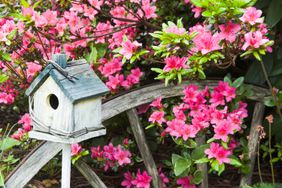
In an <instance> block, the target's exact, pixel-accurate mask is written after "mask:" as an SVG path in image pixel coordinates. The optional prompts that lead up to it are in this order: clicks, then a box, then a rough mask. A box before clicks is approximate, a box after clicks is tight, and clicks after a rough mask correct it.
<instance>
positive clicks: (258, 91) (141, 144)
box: [6, 80, 269, 188]
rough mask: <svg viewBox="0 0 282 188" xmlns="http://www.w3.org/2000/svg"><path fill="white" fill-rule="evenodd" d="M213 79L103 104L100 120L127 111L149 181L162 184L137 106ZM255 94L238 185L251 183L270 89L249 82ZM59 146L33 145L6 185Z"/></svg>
mask: <svg viewBox="0 0 282 188" xmlns="http://www.w3.org/2000/svg"><path fill="white" fill-rule="evenodd" d="M217 83H218V81H216V80H204V81H200V82H199V81H189V82H184V83H182V84H180V85H176V86H168V87H165V86H164V84H162V83H161V84H154V85H151V86H146V87H143V88H139V89H137V90H133V91H130V92H128V93H125V94H122V95H119V96H116V97H115V98H113V99H110V100H107V101H104V103H103V105H102V120H103V121H105V120H108V119H110V118H112V117H114V116H116V115H118V114H120V113H122V112H126V113H127V116H128V119H129V122H130V125H131V128H132V130H133V134H134V136H135V139H136V143H137V145H138V148H139V150H140V153H141V156H142V158H143V160H144V164H145V166H146V168H147V171H148V173H149V174H150V175H151V176H152V179H153V181H152V184H153V186H154V187H155V188H161V182H160V178H159V176H158V172H157V168H156V164H155V162H154V160H153V157H152V154H151V152H150V150H149V147H148V145H147V142H146V139H145V134H144V131H143V127H142V126H141V123H140V121H139V118H138V115H137V112H136V110H135V108H136V107H138V106H140V105H142V104H146V103H150V102H151V101H153V100H154V99H156V98H157V97H162V98H170V97H176V96H183V89H184V87H185V86H187V85H188V84H195V85H198V86H199V87H200V88H204V87H205V86H206V85H208V86H209V87H210V88H211V89H212V88H213V87H215V86H216V85H217ZM252 88H253V91H254V95H253V96H251V97H249V98H248V99H250V100H254V101H256V105H255V108H254V112H253V119H252V123H251V131H250V136H249V138H250V139H249V143H248V147H249V157H250V159H251V162H250V168H251V173H249V174H248V175H247V176H244V177H242V179H241V184H240V185H241V186H243V185H244V184H249V183H251V177H252V171H253V168H254V165H255V158H256V148H257V141H258V133H257V131H256V128H257V126H258V125H260V124H261V123H262V118H263V114H264V105H263V102H262V101H263V98H264V97H265V96H266V95H269V91H268V90H267V89H265V88H261V87H258V86H252ZM197 141H198V142H204V141H205V140H204V139H203V138H198V139H197ZM61 150H62V144H59V143H53V142H43V143H42V144H41V145H39V146H38V147H36V148H35V149H34V150H33V151H32V152H31V153H30V154H29V155H28V156H26V157H25V158H24V159H23V160H22V162H21V163H20V164H19V165H18V166H17V167H16V168H15V169H14V171H13V172H12V173H11V174H10V175H9V176H8V177H7V178H6V187H7V188H15V187H16V188H20V187H23V186H25V185H26V184H27V183H28V182H29V181H30V180H31V179H32V178H33V177H34V176H35V175H36V174H37V173H38V171H39V170H40V169H41V168H42V167H43V166H44V165H45V164H46V163H48V161H50V160H51V159H52V158H53V157H54V156H55V155H56V154H58V153H59V152H60V151H61ZM75 166H76V168H77V169H78V170H79V171H80V172H81V173H82V175H83V176H84V177H85V178H86V179H87V180H88V182H89V183H90V184H91V185H92V186H93V187H97V188H106V186H105V184H104V183H103V182H102V181H101V180H100V178H99V177H98V176H97V175H96V174H95V172H94V171H92V169H91V168H90V167H89V166H88V165H87V164H86V163H84V162H83V161H78V162H77V163H76V165H75ZM198 168H200V169H201V170H203V171H204V174H205V175H204V180H203V182H202V184H201V185H200V187H202V188H207V187H208V175H207V165H206V164H202V165H199V166H198Z"/></svg>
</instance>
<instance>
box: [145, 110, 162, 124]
mask: <svg viewBox="0 0 282 188" xmlns="http://www.w3.org/2000/svg"><path fill="white" fill-rule="evenodd" d="M149 121H150V122H152V123H158V124H162V123H163V122H165V121H166V120H165V119H164V111H155V112H153V113H152V114H151V116H150V118H149Z"/></svg>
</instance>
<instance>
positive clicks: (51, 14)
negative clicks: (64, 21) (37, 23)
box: [42, 9, 58, 26]
mask: <svg viewBox="0 0 282 188" xmlns="http://www.w3.org/2000/svg"><path fill="white" fill-rule="evenodd" d="M42 16H43V17H44V18H45V19H46V24H47V25H51V26H54V25H56V24H57V21H58V18H57V12H56V11H51V10H49V9H48V10H47V11H45V12H43V13H42Z"/></svg>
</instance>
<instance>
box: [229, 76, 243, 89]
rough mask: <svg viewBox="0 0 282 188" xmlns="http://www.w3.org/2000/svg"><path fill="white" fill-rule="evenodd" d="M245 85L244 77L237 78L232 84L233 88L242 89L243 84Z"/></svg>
mask: <svg viewBox="0 0 282 188" xmlns="http://www.w3.org/2000/svg"><path fill="white" fill-rule="evenodd" d="M243 83H244V77H239V78H237V79H236V80H235V81H234V82H233V83H232V85H231V86H232V87H235V88H238V87H240V86H241V85H242V84H243Z"/></svg>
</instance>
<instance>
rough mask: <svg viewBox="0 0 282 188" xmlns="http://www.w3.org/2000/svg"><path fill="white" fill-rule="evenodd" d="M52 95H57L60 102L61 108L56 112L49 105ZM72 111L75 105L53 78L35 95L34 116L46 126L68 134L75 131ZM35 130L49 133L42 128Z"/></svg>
mask: <svg viewBox="0 0 282 188" xmlns="http://www.w3.org/2000/svg"><path fill="white" fill-rule="evenodd" d="M51 94H54V95H56V96H57V98H58V100H59V106H58V108H57V109H56V110H54V109H53V108H52V107H51V106H50V104H49V96H50V95H51ZM30 105H32V104H30ZM72 110H73V104H72V103H71V102H70V100H69V99H68V98H67V97H66V96H65V94H64V93H63V92H62V90H61V89H60V88H59V86H58V85H57V84H56V83H55V81H54V80H53V78H52V77H49V78H47V80H46V81H45V82H44V83H43V84H42V85H41V87H40V88H38V90H37V91H36V92H35V93H34V109H33V112H34V116H35V117H36V118H37V119H39V120H40V121H41V122H42V123H43V124H44V125H46V126H50V127H52V128H53V129H56V130H61V131H66V132H71V131H73V122H72ZM34 130H38V131H47V130H46V129H43V130H42V128H40V127H36V126H35V127H34Z"/></svg>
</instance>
